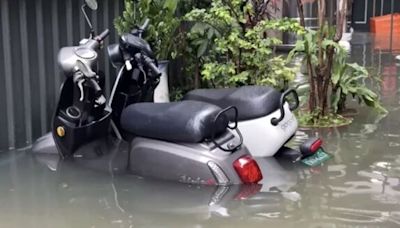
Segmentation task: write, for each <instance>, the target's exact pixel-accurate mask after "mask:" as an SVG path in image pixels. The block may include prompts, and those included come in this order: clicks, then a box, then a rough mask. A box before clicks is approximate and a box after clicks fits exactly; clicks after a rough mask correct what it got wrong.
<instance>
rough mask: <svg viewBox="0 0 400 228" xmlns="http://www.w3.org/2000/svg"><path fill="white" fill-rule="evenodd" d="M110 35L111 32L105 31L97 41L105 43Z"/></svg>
mask: <svg viewBox="0 0 400 228" xmlns="http://www.w3.org/2000/svg"><path fill="white" fill-rule="evenodd" d="M109 34H110V30H109V29H106V30H104V31H103V32H102V33H101V34H100V35H98V36H97V37H96V38H95V40H97V41H99V42H101V41H103V40H104V39H105V38H106V37H107V36H108V35H109Z"/></svg>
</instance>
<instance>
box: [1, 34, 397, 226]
mask: <svg viewBox="0 0 400 228" xmlns="http://www.w3.org/2000/svg"><path fill="white" fill-rule="evenodd" d="M354 42H355V43H356V44H355V45H354V46H353V58H354V59H355V60H357V62H359V63H360V64H363V65H366V66H374V67H375V69H376V70H377V71H379V72H380V73H381V79H382V82H381V83H379V84H378V85H377V86H378V87H379V89H380V93H381V94H382V95H383V96H384V97H383V101H384V104H385V106H386V107H387V108H388V110H389V111H390V113H389V115H388V116H386V117H385V118H381V117H379V116H377V115H376V113H374V112H372V111H370V110H369V109H366V108H361V109H358V110H359V115H358V116H357V118H356V120H355V121H354V123H353V124H352V125H351V126H348V127H342V128H338V129H324V130H320V131H318V132H309V131H308V132H301V131H300V132H299V133H298V136H297V138H296V140H297V141H301V140H302V139H303V138H305V137H308V136H310V135H314V134H319V135H321V136H322V137H323V138H324V140H325V144H326V146H325V147H326V150H327V151H328V152H330V153H332V154H333V155H334V157H333V159H331V160H330V161H328V162H327V163H326V164H324V166H321V167H317V168H306V167H302V166H300V165H298V166H294V165H292V164H285V163H282V162H280V161H278V160H275V159H274V158H271V159H259V163H260V165H261V166H262V169H263V174H264V180H263V183H262V184H263V185H262V186H259V187H257V186H232V187H220V188H217V187H206V186H188V185H181V184H172V183H160V182H155V181H150V180H145V179H141V178H137V177H134V176H131V175H123V174H121V175H116V174H115V175H114V174H111V172H109V171H108V167H107V164H106V163H105V164H104V169H103V171H99V170H94V169H91V168H88V167H86V168H85V167H82V166H79V165H78V164H74V163H68V162H63V163H57V160H56V159H55V158H54V157H42V158H40V161H39V160H38V159H37V158H34V157H33V156H31V154H30V153H29V150H27V151H21V152H11V153H1V154H0V205H1V206H0V219H1V220H0V227H88V228H91V227H193V228H201V227H282V228H283V227H296V228H298V227H327V228H339V227H343V228H344V227H353V228H355V227H399V226H400V121H399V116H400V99H399V96H398V90H399V84H398V80H399V73H398V72H399V69H398V67H397V66H396V65H395V61H394V56H393V55H392V54H390V53H379V52H373V54H371V49H372V47H373V45H371V44H370V43H369V42H370V40H369V38H368V37H367V36H362V35H359V34H358V35H357V37H356V39H354ZM41 161H42V162H41Z"/></svg>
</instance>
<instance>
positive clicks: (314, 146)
mask: <svg viewBox="0 0 400 228" xmlns="http://www.w3.org/2000/svg"><path fill="white" fill-rule="evenodd" d="M322 143H323V142H322V139H320V138H311V139H308V140H307V141H305V142H304V143H303V144H302V145H301V146H300V152H301V154H302V155H303V157H308V156H311V155H313V154H314V153H315V152H317V151H318V149H319V148H321V146H322Z"/></svg>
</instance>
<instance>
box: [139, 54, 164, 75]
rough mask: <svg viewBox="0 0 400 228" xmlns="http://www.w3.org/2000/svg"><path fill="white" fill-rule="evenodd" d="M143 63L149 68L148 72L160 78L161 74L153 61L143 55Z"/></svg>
mask: <svg viewBox="0 0 400 228" xmlns="http://www.w3.org/2000/svg"><path fill="white" fill-rule="evenodd" d="M143 62H144V63H145V64H146V66H148V67H149V68H150V70H151V71H152V72H153V73H154V74H155V76H156V77H160V76H161V72H160V70H159V69H158V67H157V66H156V64H155V63H154V60H152V59H151V58H149V57H147V56H145V55H143Z"/></svg>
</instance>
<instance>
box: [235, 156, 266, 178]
mask: <svg viewBox="0 0 400 228" xmlns="http://www.w3.org/2000/svg"><path fill="white" fill-rule="evenodd" d="M233 167H234V168H235V170H236V172H237V174H238V175H239V177H240V179H241V180H242V182H243V183H244V184H256V183H258V182H259V181H260V180H262V178H263V176H262V173H261V170H260V167H259V166H258V164H257V162H256V161H255V160H254V159H253V158H252V157H251V156H249V155H245V156H242V157H240V158H239V159H237V160H236V161H235V162H233Z"/></svg>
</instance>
